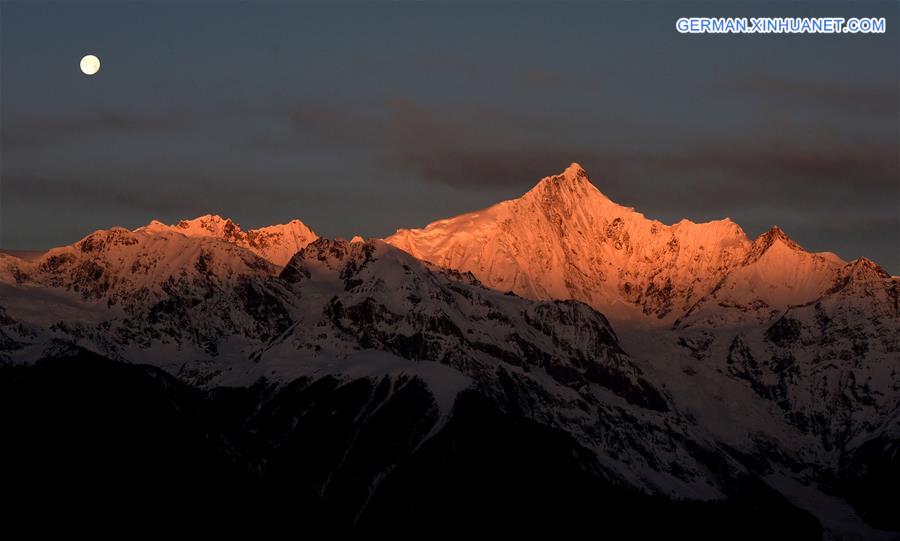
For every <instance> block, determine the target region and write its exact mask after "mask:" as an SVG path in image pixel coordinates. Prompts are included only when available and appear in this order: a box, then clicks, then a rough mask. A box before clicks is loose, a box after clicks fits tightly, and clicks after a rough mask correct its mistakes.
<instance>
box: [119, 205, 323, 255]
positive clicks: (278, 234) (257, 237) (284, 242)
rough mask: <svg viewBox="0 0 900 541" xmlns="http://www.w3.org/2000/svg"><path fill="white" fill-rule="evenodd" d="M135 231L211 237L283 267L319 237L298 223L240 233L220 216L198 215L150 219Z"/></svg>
mask: <svg viewBox="0 0 900 541" xmlns="http://www.w3.org/2000/svg"><path fill="white" fill-rule="evenodd" d="M137 231H145V232H147V233H158V232H161V231H173V232H176V233H181V234H182V235H185V236H188V237H212V238H217V239H222V240H224V241H227V242H230V243H232V244H236V245H237V246H241V247H243V248H246V249H248V250H250V251H251V252H253V253H255V254H256V255H258V256H260V257H262V258H264V259H267V260H269V261H270V262H272V263H274V264H275V265H278V266H284V265H285V264H287V262H288V260H290V259H291V256H293V255H294V254H295V253H297V252H299V251H300V249H301V248H303V247H304V246H306V245H307V244H309V243H310V242H312V241H314V240H316V239H317V238H318V236H317V235H316V234H315V233H313V231H312V230H311V229H310V228H308V227H307V226H306V224H304V223H303V222H301V221H300V220H291V221H290V222H288V223H286V224H279V225H270V226H268V227H261V228H259V229H250V230H248V231H243V230H242V229H241V226H240V225H238V224H236V223H234V222H232V221H231V220H230V219H228V218H222V217H221V216H219V215H210V214H207V215H206V216H200V217H199V218H194V219H193V220H182V221H180V222H178V223H177V224H175V225H166V224H164V223H161V222H158V221H156V220H153V221H152V222H150V223H149V224H147V225H146V226H144V227H141V228H139V229H138V230H137Z"/></svg>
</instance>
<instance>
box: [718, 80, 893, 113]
mask: <svg viewBox="0 0 900 541" xmlns="http://www.w3.org/2000/svg"><path fill="white" fill-rule="evenodd" d="M722 86H723V87H724V88H725V89H726V90H729V91H732V92H735V93H737V94H739V95H742V96H754V97H757V98H760V99H764V100H769V101H776V102H779V103H780V104H782V105H784V106H789V107H796V106H797V105H802V104H805V105H811V106H815V107H819V108H821V109H824V110H826V111H831V112H832V113H866V114H874V115H892V116H893V117H896V116H897V114H898V111H900V98H898V90H897V81H896V79H886V80H882V81H859V80H852V79H847V80H840V81H826V80H817V79H808V78H807V79H800V78H785V77H776V76H772V75H769V74H765V73H757V74H753V75H749V76H743V77H736V78H733V79H731V80H728V81H727V82H725V83H723V84H722Z"/></svg>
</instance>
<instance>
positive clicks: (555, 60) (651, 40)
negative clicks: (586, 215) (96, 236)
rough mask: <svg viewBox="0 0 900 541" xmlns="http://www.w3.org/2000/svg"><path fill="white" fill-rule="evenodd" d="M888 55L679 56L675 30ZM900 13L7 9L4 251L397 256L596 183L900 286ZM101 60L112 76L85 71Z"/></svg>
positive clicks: (790, 49)
mask: <svg viewBox="0 0 900 541" xmlns="http://www.w3.org/2000/svg"><path fill="white" fill-rule="evenodd" d="M722 15H741V16H812V15H819V16H844V17H851V16H856V17H862V16H883V17H886V18H887V30H888V32H887V33H886V34H883V35H861V34H858V35H819V36H801V35H743V36H725V35H706V36H696V35H680V34H678V33H676V31H675V28H674V21H675V20H676V19H677V18H678V17H683V16H722ZM898 28H900V3H898V2H896V1H891V2H882V3H862V2H854V3H849V4H843V3H838V2H820V3H817V4H814V3H796V2H792V3H765V2H750V3H738V2H721V3H715V2H710V3H702V2H699V3H698V2H692V3H684V2H633V3H626V2H585V3H574V2H573V3H550V2H535V3H514V2H492V3H476V2H467V3H375V2H366V3H340V4H333V3H332V4H326V3H300V2H277V3H259V2H255V3H239V2H190V3H181V2H98V3H90V2H63V3H53V2H22V3H18V2H8V1H5V0H4V1H3V2H2V4H0V120H2V123H0V124H2V127H0V143H2V146H0V247H3V248H7V249H29V248H45V247H49V246H54V245H61V244H68V243H70V242H73V241H75V240H77V239H78V238H80V237H81V236H83V235H85V234H87V233H89V232H91V231H93V230H95V229H100V228H108V227H110V226H113V225H123V226H126V227H130V228H131V227H137V226H139V225H142V224H144V223H146V222H148V221H150V220H151V219H153V218H156V219H160V220H163V221H166V222H173V221H177V220H179V219H182V218H187V217H193V216H195V215H199V214H205V213H219V214H222V215H223V216H230V217H232V218H233V219H234V220H236V221H238V222H240V223H241V224H242V225H244V226H245V227H255V226H260V225H266V224H269V223H277V222H284V221H287V220H289V219H291V218H294V217H297V218H300V219H301V220H303V221H304V222H306V223H307V224H308V225H310V226H311V227H312V228H313V229H314V230H315V231H316V232H318V233H319V234H321V235H325V236H344V237H348V238H349V237H350V236H352V235H354V234H361V235H364V236H382V235H387V234H390V233H392V232H393V231H394V230H395V229H396V228H398V227H419V226H422V225H424V224H426V223H427V222H429V221H432V220H435V219H439V218H444V217H448V216H451V215H454V214H458V213H460V212H465V211H468V210H474V209H477V208H480V207H483V206H486V205H488V204H491V203H493V202H496V201H499V200H501V199H506V198H511V197H516V196H518V195H519V194H521V193H523V192H524V191H526V190H527V189H528V188H530V187H531V186H532V185H533V184H534V183H535V182H536V181H537V180H538V179H539V178H540V177H542V176H546V175H549V174H553V173H556V172H558V171H560V170H561V169H562V168H564V167H565V166H566V165H568V164H569V163H570V162H572V161H577V162H580V163H581V164H582V165H584V166H585V168H586V169H587V170H588V172H589V173H590V175H591V178H592V180H593V181H594V183H595V184H596V185H597V186H598V187H599V188H600V190H601V191H603V192H604V193H606V194H607V195H608V196H610V197H611V198H612V199H614V200H616V201H618V202H619V203H621V204H624V205H628V206H633V207H635V208H637V209H638V210H640V211H642V212H644V213H645V214H646V215H648V216H649V217H652V218H657V219H660V220H662V221H664V222H667V223H671V222H674V221H677V220H679V219H681V218H683V217H687V218H690V219H693V220H695V221H701V220H708V219H715V218H721V217H724V216H730V217H731V218H733V219H734V220H735V221H737V222H738V223H739V224H741V225H742V226H743V227H744V228H745V230H746V231H747V232H748V234H750V235H751V236H754V235H756V234H759V233H760V232H762V231H763V230H765V229H766V228H768V227H769V226H771V225H773V224H778V225H780V226H781V227H782V228H784V229H785V230H786V231H787V232H788V233H789V234H790V235H791V236H792V237H793V238H794V239H795V240H797V241H798V242H799V243H801V244H802V245H804V247H806V248H807V249H810V250H815V251H820V250H832V251H835V252H837V253H838V254H839V255H841V256H842V257H844V258H848V259H849V258H855V257H857V256H860V255H865V256H868V257H870V258H872V259H875V260H876V261H878V262H880V263H881V264H882V265H884V266H885V267H886V268H887V269H888V270H889V271H891V272H893V273H895V274H896V273H900V155H898V153H900V150H898V149H900V133H898V132H900V112H898V106H900V105H898V102H900V87H898V84H900V83H898V82H900V43H898ZM87 53H93V54H96V55H97V56H99V57H100V60H101V62H102V68H101V71H100V73H99V74H98V75H96V76H93V77H87V76H84V75H83V74H81V72H80V71H79V67H78V65H79V60H80V59H81V57H82V56H83V55H84V54H87Z"/></svg>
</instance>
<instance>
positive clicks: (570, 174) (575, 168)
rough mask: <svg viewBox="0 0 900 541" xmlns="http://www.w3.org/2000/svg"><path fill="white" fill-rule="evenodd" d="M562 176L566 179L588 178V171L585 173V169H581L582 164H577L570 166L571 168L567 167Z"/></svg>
mask: <svg viewBox="0 0 900 541" xmlns="http://www.w3.org/2000/svg"><path fill="white" fill-rule="evenodd" d="M562 174H563V175H564V176H565V177H566V178H575V179H578V178H587V171H585V170H584V167H581V164H579V163H577V162H572V163H571V164H569V167H566V169H565V170H564V171H563V173H562Z"/></svg>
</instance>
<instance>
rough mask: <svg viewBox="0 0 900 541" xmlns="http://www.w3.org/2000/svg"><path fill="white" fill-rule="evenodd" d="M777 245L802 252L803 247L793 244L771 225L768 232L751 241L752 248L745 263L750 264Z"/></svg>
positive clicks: (781, 231)
mask: <svg viewBox="0 0 900 541" xmlns="http://www.w3.org/2000/svg"><path fill="white" fill-rule="evenodd" d="M777 244H782V245H783V246H785V247H787V248H789V249H790V250H792V251H799V252H803V251H804V250H803V247H802V246H800V245H799V244H797V243H796V242H794V241H793V240H792V239H791V238H790V237H789V236H788V235H787V233H785V232H784V230H783V229H781V228H780V227H778V226H777V225H773V226H772V227H771V228H769V230H768V231H766V232H765V233H763V234H762V235H760V236H758V237H756V240H754V241H753V247H752V248H751V249H750V253H749V254H748V256H747V261H748V262H750V261H755V260H757V259H759V258H760V257H762V255H763V254H764V253H766V252H767V251H769V249H770V248H772V247H773V246H775V245H777Z"/></svg>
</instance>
